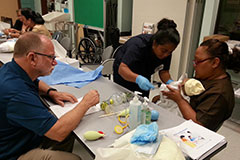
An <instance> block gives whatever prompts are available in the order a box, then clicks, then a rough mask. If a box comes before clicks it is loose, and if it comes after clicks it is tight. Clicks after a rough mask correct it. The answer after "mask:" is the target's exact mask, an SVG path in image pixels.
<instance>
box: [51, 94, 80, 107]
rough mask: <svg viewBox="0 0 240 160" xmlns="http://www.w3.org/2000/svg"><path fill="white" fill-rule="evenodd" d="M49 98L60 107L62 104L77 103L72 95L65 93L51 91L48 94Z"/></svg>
mask: <svg viewBox="0 0 240 160" xmlns="http://www.w3.org/2000/svg"><path fill="white" fill-rule="evenodd" d="M49 96H50V97H51V98H52V100H53V101H54V102H55V103H57V104H59V105H60V106H62V107H63V106H64V102H71V103H76V102H77V101H78V100H77V98H76V97H75V96H74V95H72V94H70V93H66V92H58V91H51V92H49Z"/></svg>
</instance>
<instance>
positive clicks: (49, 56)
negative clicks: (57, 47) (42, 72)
mask: <svg viewBox="0 0 240 160" xmlns="http://www.w3.org/2000/svg"><path fill="white" fill-rule="evenodd" d="M33 53H35V54H37V55H40V56H46V57H48V58H51V59H52V60H53V61H54V60H55V59H56V57H57V56H54V55H47V54H43V53H38V52H33Z"/></svg>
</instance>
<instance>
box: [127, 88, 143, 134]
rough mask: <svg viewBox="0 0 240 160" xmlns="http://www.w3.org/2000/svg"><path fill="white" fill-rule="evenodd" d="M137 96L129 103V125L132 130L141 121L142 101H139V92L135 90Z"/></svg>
mask: <svg viewBox="0 0 240 160" xmlns="http://www.w3.org/2000/svg"><path fill="white" fill-rule="evenodd" d="M134 93H135V96H134V98H133V100H131V101H130V105H129V114H130V115H129V127H130V129H131V130H133V129H135V128H136V127H137V126H138V125H139V124H140V123H141V105H142V102H141V101H139V99H138V97H137V94H138V93H139V92H136V91H135V92H134Z"/></svg>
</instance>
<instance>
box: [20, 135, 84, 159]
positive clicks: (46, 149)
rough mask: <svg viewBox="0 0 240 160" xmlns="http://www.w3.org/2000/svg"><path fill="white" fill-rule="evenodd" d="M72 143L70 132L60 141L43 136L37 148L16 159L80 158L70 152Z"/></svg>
mask: <svg viewBox="0 0 240 160" xmlns="http://www.w3.org/2000/svg"><path fill="white" fill-rule="evenodd" d="M73 144H74V136H73V135H72V134H70V135H69V136H68V137H67V138H66V139H65V140H64V141H62V142H57V141H54V140H51V139H49V138H46V137H44V139H43V142H42V144H41V145H40V146H39V148H36V149H33V150H30V151H29V152H27V153H25V154H23V155H21V156H20V157H19V158H18V160H29V159H34V160H81V158H80V157H79V156H78V155H75V154H73V153H71V152H72V149H73Z"/></svg>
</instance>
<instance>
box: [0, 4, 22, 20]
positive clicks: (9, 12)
mask: <svg viewBox="0 0 240 160" xmlns="http://www.w3.org/2000/svg"><path fill="white" fill-rule="evenodd" d="M0 4H1V5H0V16H4V17H9V18H12V20H13V24H14V22H15V20H16V18H17V14H16V10H17V9H18V1H17V0H0Z"/></svg>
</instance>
